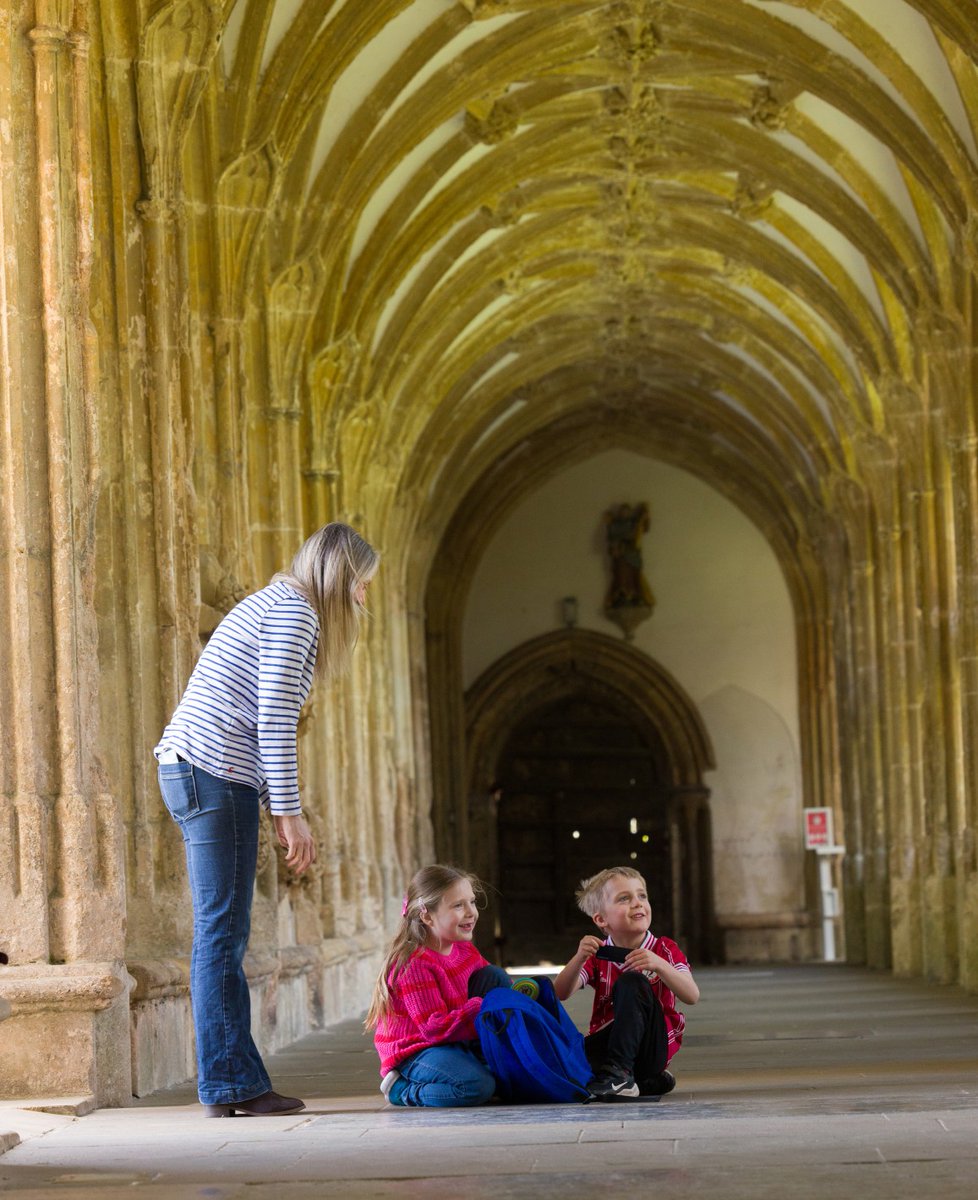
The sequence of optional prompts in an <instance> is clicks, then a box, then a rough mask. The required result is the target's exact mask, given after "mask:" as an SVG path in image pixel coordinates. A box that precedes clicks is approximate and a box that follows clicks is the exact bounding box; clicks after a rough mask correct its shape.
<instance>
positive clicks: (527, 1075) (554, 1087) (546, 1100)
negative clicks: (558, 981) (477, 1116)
mask: <svg viewBox="0 0 978 1200" xmlns="http://www.w3.org/2000/svg"><path fill="white" fill-rule="evenodd" d="M537 984H538V986H539V997H538V998H537V999H535V1000H534V999H531V998H530V997H529V996H527V995H523V994H522V993H521V992H518V991H514V990H513V989H512V988H504V987H499V988H493V989H492V990H491V991H490V992H488V993H487V994H486V996H485V998H484V999H483V1001H482V1009H481V1010H480V1012H479V1013H478V1014H477V1015H476V1018H475V1027H476V1029H477V1030H478V1033H479V1043H480V1045H481V1046H482V1053H483V1054H484V1055H485V1058H486V1063H487V1064H488V1066H489V1070H490V1071H492V1073H493V1075H494V1076H495V1077H496V1084H497V1087H498V1090H499V1095H500V1096H501V1097H502V1098H503V1100H507V1101H509V1102H511V1103H514V1102H515V1103H521V1104H527V1103H530V1104H554V1103H558V1104H560V1103H567V1102H569V1101H572V1100H578V1101H581V1100H586V1099H587V1098H588V1096H589V1095H590V1093H589V1092H588V1090H587V1082H588V1080H589V1079H590V1078H591V1074H592V1072H591V1068H590V1066H589V1065H588V1061H587V1057H586V1056H585V1054H584V1038H583V1037H582V1036H581V1034H580V1033H579V1032H578V1030H577V1028H576V1027H575V1025H574V1022H573V1021H572V1020H571V1019H570V1017H569V1016H568V1015H567V1013H566V1012H565V1011H564V1006H563V1005H562V1004H561V1003H560V1001H559V1000H558V999H557V997H556V995H555V994H554V989H553V984H552V983H551V982H550V980H549V979H546V978H544V979H538V980H537Z"/></svg>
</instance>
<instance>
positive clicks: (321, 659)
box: [275, 521, 380, 678]
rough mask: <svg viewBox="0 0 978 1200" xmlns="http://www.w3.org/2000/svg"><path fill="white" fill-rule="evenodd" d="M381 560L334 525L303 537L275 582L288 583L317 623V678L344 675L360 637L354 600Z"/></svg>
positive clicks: (353, 533) (357, 603)
mask: <svg viewBox="0 0 978 1200" xmlns="http://www.w3.org/2000/svg"><path fill="white" fill-rule="evenodd" d="M379 562H380V555H379V554H378V553H377V551H376V550H375V549H374V548H373V546H371V545H370V544H369V543H368V542H366V541H365V540H364V539H363V538H362V537H361V536H360V534H359V533H357V532H356V530H355V529H351V528H350V526H349V525H343V524H342V523H341V522H339V521H333V522H331V523H330V524H329V525H324V526H323V527H322V529H317V530H316V532H315V533H314V534H313V535H312V536H311V537H308V538H306V540H305V541H304V542H303V543H302V545H301V546H300V547H299V549H298V551H297V552H296V556H295V558H293V560H292V565H291V566H290V567H289V569H288V570H287V571H279V573H278V574H277V575H276V576H275V579H277V580H282V581H283V582H284V583H288V584H290V585H291V586H292V587H294V588H295V589H296V591H297V592H300V593H301V594H302V595H303V596H305V598H306V599H307V600H308V601H309V603H310V604H311V605H312V607H313V608H314V609H315V610H316V616H317V617H318V618H319V648H318V650H317V652H316V674H317V675H319V676H320V677H321V678H328V677H330V676H333V675H342V674H344V673H345V672H346V671H347V670H348V669H349V666H350V656H351V655H352V654H353V648H354V646H356V644H357V638H358V637H359V635H360V619H361V617H362V616H363V615H364V613H365V612H366V608H365V606H364V605H363V604H361V602H360V601H359V600H358V599H357V592H358V590H359V588H360V585H361V584H364V583H368V582H369V581H370V580H371V579H372V578H373V576H374V573H375V572H376V570H377V564H378V563H379Z"/></svg>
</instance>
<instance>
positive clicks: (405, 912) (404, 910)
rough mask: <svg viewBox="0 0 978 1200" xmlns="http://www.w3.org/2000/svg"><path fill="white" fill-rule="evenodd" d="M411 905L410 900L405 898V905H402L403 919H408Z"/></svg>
mask: <svg viewBox="0 0 978 1200" xmlns="http://www.w3.org/2000/svg"><path fill="white" fill-rule="evenodd" d="M409 903H410V902H409V900H408V898H407V896H405V897H404V903H403V904H402V905H401V916H402V917H406V916H407V914H408V905H409Z"/></svg>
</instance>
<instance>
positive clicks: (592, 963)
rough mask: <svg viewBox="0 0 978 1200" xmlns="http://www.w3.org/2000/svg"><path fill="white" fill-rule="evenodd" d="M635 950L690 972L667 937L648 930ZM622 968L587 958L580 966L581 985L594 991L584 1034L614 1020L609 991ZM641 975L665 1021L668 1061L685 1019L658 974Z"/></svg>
mask: <svg viewBox="0 0 978 1200" xmlns="http://www.w3.org/2000/svg"><path fill="white" fill-rule="evenodd" d="M604 944H605V945H606V946H613V945H614V944H615V943H614V942H613V941H612V939H611V938H610V937H606V938H605V940H604ZM637 949H639V950H651V951H652V952H653V953H654V954H658V955H659V957H660V958H664V959H665V960H666V962H667V963H670V964H671V965H672V966H673V967H675V968H676V970H677V971H689V970H690V967H689V963H688V961H687V960H686V955H685V954H683V952H682V950H680V949H679V947H678V946H677V945H676V943H675V942H674V941H673V940H672V939H671V938H667V937H660V938H657V937H656V936H655V934H654V933H653V932H652V930H651V929H650V930H649V931H648V933H647V934H646V935H645V938H644V940H643V941H642V944H641V946H639V947H637ZM622 966H623V964H622V963H616V962H610V961H609V960H608V959H604V958H589V959H588V960H587V962H586V963H585V964H584V966H583V967H581V984H582V986H584V987H592V988H594V1007H593V1008H592V1009H591V1027H590V1029H589V1030H588V1033H597V1031H598V1030H599V1029H603V1028H604V1026H605V1025H608V1024H610V1022H612V1021H613V1020H614V1019H615V1010H614V1008H612V1005H611V989H612V988H613V987H614V986H615V984H616V983H617V982H618V976H619V975H620V973H621V970H622ZM691 973H692V972H690V974H691ZM644 974H645V977H646V978H647V979H648V980H649V982H650V983H651V984H652V991H653V992H655V995H656V998H657V999H658V1001H659V1003H660V1004H661V1005H662V1014H663V1016H664V1017H665V1019H666V1033H667V1034H668V1035H669V1058H670V1059H671V1058H672V1056H673V1055H674V1054H675V1053H676V1051H677V1050H678V1049H679V1047H680V1046H681V1045H682V1041H683V1030H684V1029H685V1027H686V1017H685V1016H684V1014H683V1013H681V1012H679V1010H678V1009H677V1008H676V994H675V992H673V991H671V990H670V989H669V988H667V987H666V985H665V984H664V983H663V982H662V980H661V979H660V978H659V976H658V975H656V974H654V973H649V972H648V971H646V972H644Z"/></svg>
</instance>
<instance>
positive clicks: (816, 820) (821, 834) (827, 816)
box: [802, 808, 835, 850]
mask: <svg viewBox="0 0 978 1200" xmlns="http://www.w3.org/2000/svg"><path fill="white" fill-rule="evenodd" d="M802 812H803V813H804V814H805V849H806V850H817V849H818V848H819V846H832V845H834V844H835V838H834V837H833V836H832V809H831V808H805V809H802Z"/></svg>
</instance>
